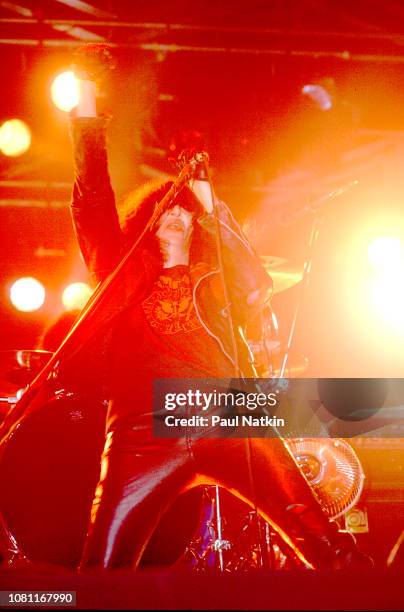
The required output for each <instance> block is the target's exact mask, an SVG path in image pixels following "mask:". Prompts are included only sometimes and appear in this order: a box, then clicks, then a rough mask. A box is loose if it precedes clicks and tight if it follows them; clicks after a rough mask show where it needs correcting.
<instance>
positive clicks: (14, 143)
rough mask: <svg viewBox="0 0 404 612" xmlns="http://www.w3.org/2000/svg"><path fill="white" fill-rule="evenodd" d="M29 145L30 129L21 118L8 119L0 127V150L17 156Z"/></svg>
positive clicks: (11, 155) (5, 153)
mask: <svg viewBox="0 0 404 612" xmlns="http://www.w3.org/2000/svg"><path fill="white" fill-rule="evenodd" d="M30 146H31V131H30V129H29V127H28V126H27V124H26V123H24V121H21V119H9V120H8V121H5V122H4V123H3V125H2V126H1V127H0V151H1V152H2V153H4V155H8V156H10V157H18V155H22V154H23V153H25V151H28V149H29V147H30Z"/></svg>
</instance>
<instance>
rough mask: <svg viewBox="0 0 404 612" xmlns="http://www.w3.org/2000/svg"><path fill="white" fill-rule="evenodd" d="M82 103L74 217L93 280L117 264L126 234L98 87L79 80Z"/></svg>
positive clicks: (75, 139) (74, 130) (74, 133)
mask: <svg viewBox="0 0 404 612" xmlns="http://www.w3.org/2000/svg"><path fill="white" fill-rule="evenodd" d="M79 85H80V97H79V100H80V102H79V105H78V107H77V109H76V112H75V116H74V117H73V118H72V121H71V137H72V143H73V154H74V171H75V182H74V186H73V194H72V202H71V210H72V217H73V222H74V226H75V231H76V234H77V239H78V242H79V245H80V249H81V252H82V254H83V257H84V260H85V262H86V264H87V266H88V268H89V270H90V273H91V276H92V280H93V281H95V282H98V281H100V280H103V279H104V278H105V277H106V276H107V275H108V274H109V272H110V271H111V270H112V269H113V267H114V266H115V265H116V264H117V263H118V261H119V258H120V255H121V253H122V246H123V236H122V231H121V229H120V226H119V220H118V214H117V211H116V206H115V197H114V193H113V190H112V186H111V181H110V177H109V172H108V158H107V147H106V129H107V124H108V119H106V118H105V117H97V116H96V110H95V88H94V84H93V83H92V82H91V81H80V82H79Z"/></svg>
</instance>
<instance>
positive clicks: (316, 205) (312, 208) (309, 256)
mask: <svg viewBox="0 0 404 612" xmlns="http://www.w3.org/2000/svg"><path fill="white" fill-rule="evenodd" d="M358 183H359V181H357V180H354V181H351V182H349V183H346V184H345V185H342V186H341V187H339V188H338V189H335V190H334V191H331V192H330V193H327V194H326V195H324V196H321V197H320V198H318V199H317V200H315V201H314V202H312V203H311V204H308V205H307V206H304V207H303V208H302V209H301V210H299V211H297V213H295V214H294V215H291V216H290V217H288V220H289V221H292V220H295V219H297V218H299V217H301V216H302V215H305V214H306V213H308V212H310V213H312V214H313V221H312V225H311V231H310V236H309V242H308V246H307V250H306V257H305V261H304V265H303V276H302V280H301V283H300V287H299V294H298V298H297V303H296V307H295V311H294V314H293V319H292V323H291V326H290V330H289V336H288V340H287V343H286V349H285V353H284V356H283V360H282V365H281V367H280V371H279V376H278V378H280V379H282V378H284V377H285V372H286V366H287V363H288V359H289V355H290V351H291V348H292V344H293V341H294V337H295V332H296V325H297V321H298V318H299V315H300V311H301V308H302V305H303V300H304V295H305V291H306V289H307V287H308V285H309V280H310V274H311V269H312V264H313V256H314V247H315V244H316V242H317V240H318V237H319V234H320V225H321V223H322V221H323V215H322V214H321V212H322V209H323V207H324V205H325V204H326V203H327V202H329V201H330V200H332V199H334V198H335V197H337V196H340V195H342V194H344V193H346V192H347V191H348V190H349V189H351V188H352V187H354V186H355V185H357V184H358Z"/></svg>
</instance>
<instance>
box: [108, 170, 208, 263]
mask: <svg viewBox="0 0 404 612" xmlns="http://www.w3.org/2000/svg"><path fill="white" fill-rule="evenodd" d="M172 184H173V183H172V181H171V180H168V181H164V182H163V181H161V180H159V181H150V182H148V183H146V184H145V185H143V186H141V187H139V188H138V189H135V190H134V191H132V192H130V193H129V194H128V195H127V196H126V197H125V198H124V200H123V201H122V202H121V204H120V205H119V206H118V212H119V219H120V224H121V227H122V231H123V233H124V234H125V236H126V241H127V247H128V248H130V246H132V244H133V243H134V242H135V241H136V240H137V239H138V238H139V236H140V234H141V233H142V231H143V230H144V228H145V226H146V224H147V223H148V221H149V220H150V218H151V216H152V214H153V212H154V210H155V207H156V204H157V203H158V202H160V200H161V199H162V198H163V197H164V196H165V195H166V193H167V192H168V190H169V189H170V187H171V186H172ZM175 204H179V205H180V206H182V208H185V210H188V211H189V212H193V213H194V217H193V231H192V236H191V244H190V249H189V262H190V265H194V264H196V263H198V262H201V261H203V262H205V263H207V264H210V265H213V260H214V253H215V243H214V240H213V238H212V237H211V235H210V234H209V233H208V232H207V231H206V230H204V229H203V228H202V227H201V225H200V224H199V223H198V218H199V217H201V216H202V215H203V214H204V209H203V206H202V204H201V203H200V202H199V200H198V198H197V197H196V196H195V195H194V193H193V192H192V191H191V189H190V188H189V187H188V186H186V185H185V186H184V187H183V188H182V189H181V191H180V192H179V194H178V195H177V197H176V198H175V200H174V202H173V203H172V205H173V206H174V205H175ZM155 231H156V228H155V229H154V230H153V231H152V232H147V233H146V234H145V236H144V238H143V239H142V247H143V248H146V249H148V250H149V251H151V252H152V253H153V254H154V255H155V256H156V257H157V258H158V259H160V261H161V262H163V255H162V253H161V250H160V244H159V241H158V239H157V237H156V235H155Z"/></svg>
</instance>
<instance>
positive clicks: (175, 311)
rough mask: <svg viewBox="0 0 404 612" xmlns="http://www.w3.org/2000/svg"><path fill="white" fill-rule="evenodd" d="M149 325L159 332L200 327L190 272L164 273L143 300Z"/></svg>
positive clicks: (167, 332) (189, 329)
mask: <svg viewBox="0 0 404 612" xmlns="http://www.w3.org/2000/svg"><path fill="white" fill-rule="evenodd" d="M142 307H143V311H144V313H145V315H146V318H147V321H148V323H149V325H150V326H151V327H152V328H153V329H154V330H155V331H157V332H158V333H160V334H177V333H181V332H182V333H184V332H190V331H193V330H195V329H198V328H200V327H201V324H200V322H199V320H198V317H197V316H196V312H195V308H194V304H193V301H192V287H191V280H190V278H189V276H188V274H181V275H180V276H177V277H175V278H173V277H172V276H168V275H161V276H159V278H158V279H157V281H156V283H155V285H154V287H153V290H152V292H151V294H150V295H149V297H148V298H146V299H145V300H144V301H143V302H142Z"/></svg>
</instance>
